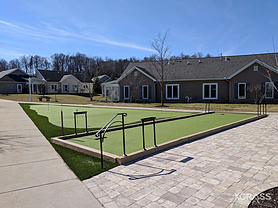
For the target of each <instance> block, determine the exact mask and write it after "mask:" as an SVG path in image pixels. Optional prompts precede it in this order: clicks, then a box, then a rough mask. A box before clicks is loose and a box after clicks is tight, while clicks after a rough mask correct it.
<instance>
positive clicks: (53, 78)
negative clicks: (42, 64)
mask: <svg viewBox="0 0 278 208" xmlns="http://www.w3.org/2000/svg"><path fill="white" fill-rule="evenodd" d="M38 72H39V73H40V74H41V75H42V77H43V78H44V80H45V81H47V82H60V80H61V79H62V78H63V76H64V75H67V74H70V73H67V72H57V71H49V70H38Z"/></svg>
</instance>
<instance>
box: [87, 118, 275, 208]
mask: <svg viewBox="0 0 278 208" xmlns="http://www.w3.org/2000/svg"><path fill="white" fill-rule="evenodd" d="M83 183H84V184H86V185H87V187H88V188H89V189H90V191H91V192H92V193H93V194H94V195H95V196H96V197H97V198H98V200H99V201H100V202H101V203H102V204H103V206H104V207H106V208H110V207H111V208H112V207H113V208H114V207H115V208H116V207H121V208H122V207H133V208H137V207H147V208H156V207H167V208H170V207H177V208H185V207H190V208H193V207H195V208H200V207H204V208H212V207H213V208H224V207H230V208H232V207H238V208H243V207H247V206H248V204H249V203H250V201H251V199H252V198H253V197H255V196H256V195H257V194H259V193H261V192H262V191H264V190H266V189H269V188H273V187H277V186H278V116H277V114H271V115H270V116H269V117H267V118H264V119H261V120H258V121H255V122H252V123H249V124H246V125H243V126H239V127H236V128H233V129H230V130H227V131H224V132H221V133H218V134H215V135H212V136H209V137H205V138H203V139H200V140H198V141H194V142H190V143H186V144H184V145H181V146H178V147H175V148H172V149H169V150H167V151H163V152H161V153H158V154H155V155H153V156H150V157H148V158H145V159H142V160H139V161H137V162H134V163H131V164H128V165H121V166H118V167H116V168H114V169H111V170H109V171H107V172H104V173H102V174H100V175H97V176H95V177H93V178H91V179H88V180H85V181H83Z"/></svg>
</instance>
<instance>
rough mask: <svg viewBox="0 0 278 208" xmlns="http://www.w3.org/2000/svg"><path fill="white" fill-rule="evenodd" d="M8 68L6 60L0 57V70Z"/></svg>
mask: <svg viewBox="0 0 278 208" xmlns="http://www.w3.org/2000/svg"><path fill="white" fill-rule="evenodd" d="M8 68H9V65H8V62H7V61H6V60H5V59H0V71H4V70H7V69H8Z"/></svg>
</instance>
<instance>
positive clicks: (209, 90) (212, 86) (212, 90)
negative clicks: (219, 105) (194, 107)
mask: <svg viewBox="0 0 278 208" xmlns="http://www.w3.org/2000/svg"><path fill="white" fill-rule="evenodd" d="M203 99H218V83H203Z"/></svg>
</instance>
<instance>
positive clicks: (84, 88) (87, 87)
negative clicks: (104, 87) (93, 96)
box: [82, 84, 89, 92]
mask: <svg viewBox="0 0 278 208" xmlns="http://www.w3.org/2000/svg"><path fill="white" fill-rule="evenodd" d="M82 87H83V92H89V86H88V85H86V84H84V85H83V86H82Z"/></svg>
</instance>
